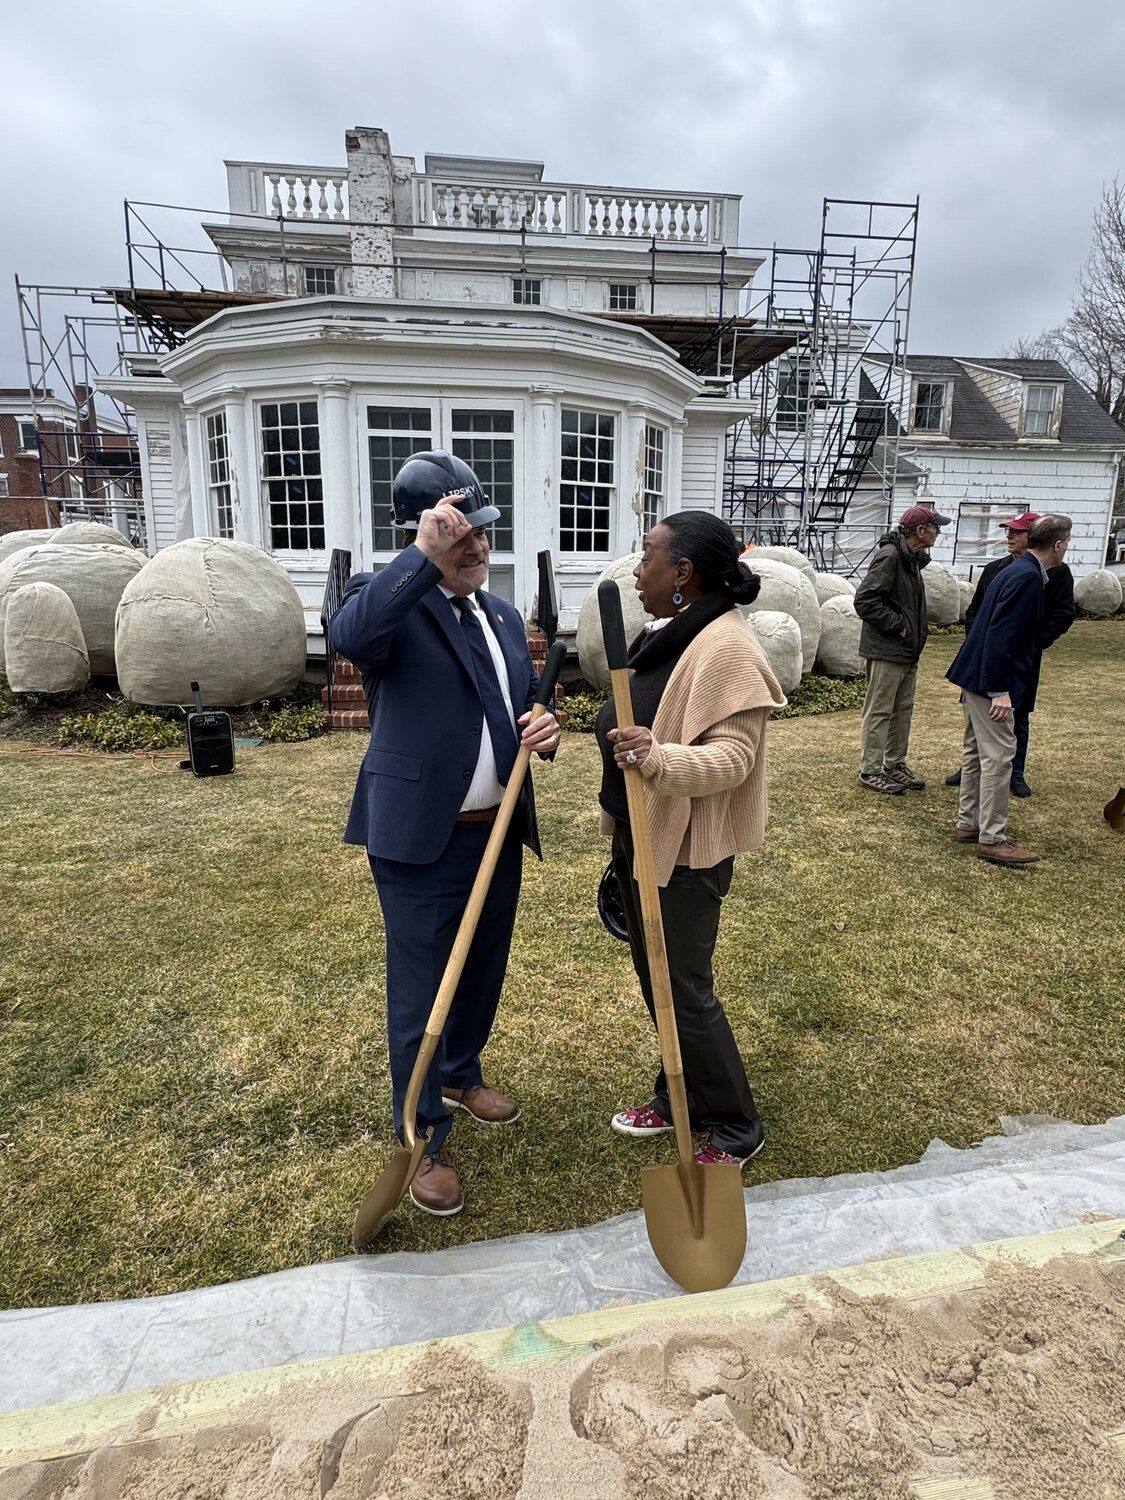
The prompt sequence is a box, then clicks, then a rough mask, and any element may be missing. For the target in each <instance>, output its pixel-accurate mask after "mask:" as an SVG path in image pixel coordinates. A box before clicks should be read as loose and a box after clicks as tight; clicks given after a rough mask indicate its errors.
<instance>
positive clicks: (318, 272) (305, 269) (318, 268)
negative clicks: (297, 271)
mask: <svg viewBox="0 0 1125 1500" xmlns="http://www.w3.org/2000/svg"><path fill="white" fill-rule="evenodd" d="M310 271H311V272H312V273H313V275H314V276H322V275H325V274H326V273H327V274H330V275H331V277H332V286H331V288H330V289H329V290H328V291H310V290H309V272H310ZM301 272H302V276H303V279H304V283H305V296H306V297H335V296H338V295H339V291H340V268H339V266H336V265H325V264H324V263H323V261H321V262H317V263H314V262H312V261H310V262H309V263H308V264H306V265H302V267H301Z"/></svg>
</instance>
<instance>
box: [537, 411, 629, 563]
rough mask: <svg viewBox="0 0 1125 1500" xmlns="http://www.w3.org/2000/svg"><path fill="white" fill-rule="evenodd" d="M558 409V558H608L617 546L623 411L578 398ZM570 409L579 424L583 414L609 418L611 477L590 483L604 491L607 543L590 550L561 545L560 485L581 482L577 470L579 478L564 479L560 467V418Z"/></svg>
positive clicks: (623, 430)
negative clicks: (605, 480) (606, 513)
mask: <svg viewBox="0 0 1125 1500" xmlns="http://www.w3.org/2000/svg"><path fill="white" fill-rule="evenodd" d="M558 410H559V422H558V432H557V436H556V450H555V452H556V462H557V463H558V473H559V480H558V486H557V488H556V491H555V493H556V494H557V495H558V497H559V498H558V502H557V505H558V511H557V519H558V537H559V557H560V559H561V560H564V561H566V562H568V563H572V564H573V563H577V562H588V561H594V560H597V559H599V558H603V559H609V558H612V557H613V555H614V549H615V547H616V545H617V527H618V516H617V497H618V494H619V492H620V482H619V478H618V476H619V473H620V468H619V465H620V459H621V443H622V438H623V434H624V432H625V425H626V424H625V418H624V414H623V413H622V412H621V411H619V410H616V409H614V408H613V407H611V406H601V405H599V404H598V403H597V402H596V401H581V402H567V401H564V402H562V403H561V404H560V406H559V409H558ZM571 412H576V413H577V414H578V417H579V423H580V424H581V418H582V417H584V416H594V417H608V418H609V419H610V421H611V422H612V423H613V455H612V459H611V465H612V476H613V477H612V481H611V482H610V483H608V484H607V483H603V482H601V481H595V483H594V485H593V488H595V489H598V490H604V491H605V492H606V506H607V510H608V520H607V523H606V529H607V532H608V543H607V545H606V546H605V547H604V548H599V549H591V550H589V551H586V550H578V549H572V548H568V547H566V546H564V544H563V518H562V505H563V487H564V486H565V485H571V484H573V485H576V486H581V485H582V480H581V473H579V477H578V478H577V479H569V478H565V479H564V478H563V469H562V466H563V461H564V455H563V438H564V436H565V432H564V419H565V418H566V416H567V415H568V413H571ZM581 435H582V434H581V426H580V428H579V436H581ZM587 461H588V460H587ZM595 461H597V460H595ZM602 461H603V462H604V460H602ZM582 487H583V488H585V487H586V486H582ZM575 529H577V528H575Z"/></svg>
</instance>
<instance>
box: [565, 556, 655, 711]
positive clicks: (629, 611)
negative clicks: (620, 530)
mask: <svg viewBox="0 0 1125 1500" xmlns="http://www.w3.org/2000/svg"><path fill="white" fill-rule="evenodd" d="M640 560H641V559H640V554H639V553H636V552H631V553H630V554H629V556H628V557H619V558H618V559H617V561H616V562H611V563H610V565H609V567H608V568H606V569H605V571H604V572H603V573H602V575H601V577H600V578H599V579H598V583H601V582H602V580H603V579H605V578H612V579H613V581H614V583H616V585H617V589H618V592H619V593H620V595H621V618H622V619H623V620H624V622H625V642H626V644H627V645H632V643H633V641H634V640H636V638H637V636H639V635H640V633H641V631H642V630H643V629H644V627H645V625H646V624H647V623H648V622H649V620H651V619H652V616H651V615H649V614H646V613H645V611H644V610H643V609H642V608H641V601H640V596H639V595H638V593H637V591H636V589H635V588H634V584H635V582H636V579H635V578H634V577H633V571H634V569H635V568H636V566H637V564H638V563H639V562H640ZM576 645H577V647H578V662H579V665H580V666H581V668H582V675H583V677H585V679H586V681H587V682H589V683H592V684H593V685H594V686H595V687H599V688H603V689H604V688H608V687H609V668H608V667H607V666H606V660H605V646H604V644H603V643H602V617H601V615H600V614H599V612H598V584H597V583H596V584H595V585H594V587H593V588H592V589H591V590H590V592H589V593H588V594H587V595H586V597H585V599H583V601H582V608H581V609H580V610H579V612H578V636H577V640H576Z"/></svg>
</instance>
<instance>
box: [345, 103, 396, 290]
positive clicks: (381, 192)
mask: <svg viewBox="0 0 1125 1500" xmlns="http://www.w3.org/2000/svg"><path fill="white" fill-rule="evenodd" d="M344 145H345V147H346V149H347V153H348V218H349V219H350V221H351V249H352V291H353V293H354V294H355V295H356V296H357V297H393V296H394V295H395V262H394V230H393V229H392V227H391V226H392V225H393V224H394V221H395V192H394V187H395V184H394V163H393V159H392V157H391V143H390V140H389V139H388V136H387V132H386V131H385V130H377V129H373V128H370V127H367V126H362V125H357V126H356V127H355V129H354V130H349V131H348V132H347V133H346V135H345V137H344Z"/></svg>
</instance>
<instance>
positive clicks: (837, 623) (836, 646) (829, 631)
mask: <svg viewBox="0 0 1125 1500" xmlns="http://www.w3.org/2000/svg"><path fill="white" fill-rule="evenodd" d="M862 625H863V622H862V621H861V620H860V618H859V616H858V615H857V614H856V612H855V601H854V600H853V599H852V597H851V595H850V594H837V595H836V596H835V598H833V599H826V600H825V601H824V603H823V604H822V605H821V606H820V645H819V646H818V647H817V652H816V670H817V671H818V672H820V673H822V674H823V676H825V677H859V676H861V675H862V674H863V659H862V657H861V656H860V654H859V632H860V630H861V629H862Z"/></svg>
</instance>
